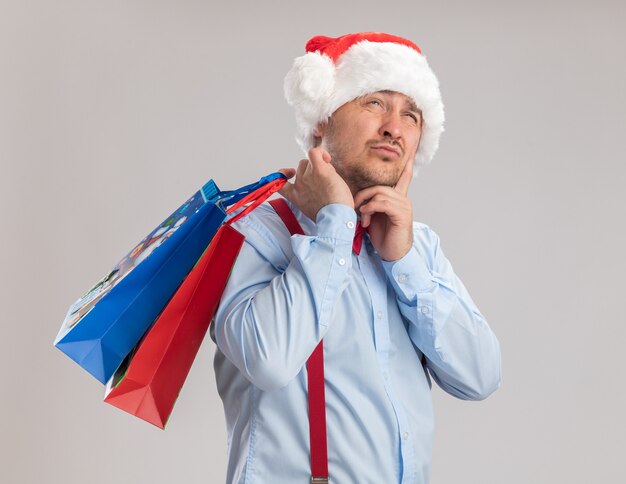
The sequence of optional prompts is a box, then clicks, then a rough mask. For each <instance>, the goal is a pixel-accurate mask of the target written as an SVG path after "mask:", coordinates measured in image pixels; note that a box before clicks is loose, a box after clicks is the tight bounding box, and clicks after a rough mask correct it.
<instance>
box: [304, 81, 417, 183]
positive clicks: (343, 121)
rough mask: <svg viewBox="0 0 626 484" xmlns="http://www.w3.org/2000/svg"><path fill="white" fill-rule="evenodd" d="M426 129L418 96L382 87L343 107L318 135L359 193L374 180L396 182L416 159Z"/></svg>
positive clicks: (346, 178) (333, 162) (319, 129)
mask: <svg viewBox="0 0 626 484" xmlns="http://www.w3.org/2000/svg"><path fill="white" fill-rule="evenodd" d="M421 133H422V116H421V111H420V110H419V109H418V108H417V107H416V106H415V103H414V102H413V101H412V99H411V98H409V97H408V96H405V95H404V94H400V93H397V92H393V91H379V92H375V93H372V94H368V95H366V96H363V97H360V98H357V99H355V100H353V101H350V102H348V103H346V104H344V105H343V106H341V107H340V108H339V109H337V111H335V112H334V113H333V114H332V116H331V117H330V119H329V120H328V123H326V124H322V125H320V126H319V128H318V131H317V133H316V134H317V135H319V136H320V137H321V145H322V147H323V148H325V149H326V150H327V151H328V152H329V153H330V155H331V157H332V161H331V163H332V164H333V166H334V167H335V169H336V170H337V172H338V173H339V175H340V176H341V177H342V178H343V179H344V180H345V181H346V183H347V184H348V186H349V187H350V189H351V190H352V193H353V194H354V193H357V192H358V191H360V190H362V189H364V188H367V187H371V186H374V185H387V186H395V184H396V183H397V181H398V178H399V177H400V174H401V173H402V170H403V168H404V166H405V165H406V163H412V162H413V159H414V158H415V153H416V151H417V147H418V145H419V140H420V136H421Z"/></svg>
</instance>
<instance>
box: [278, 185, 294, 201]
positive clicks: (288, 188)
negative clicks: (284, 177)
mask: <svg viewBox="0 0 626 484" xmlns="http://www.w3.org/2000/svg"><path fill="white" fill-rule="evenodd" d="M293 190H294V185H293V183H290V182H287V183H285V184H284V185H283V186H282V187H281V189H280V190H278V193H280V194H281V195H282V196H283V197H285V198H286V199H287V200H289V201H290V202H292V201H293Z"/></svg>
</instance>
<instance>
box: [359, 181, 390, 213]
mask: <svg viewBox="0 0 626 484" xmlns="http://www.w3.org/2000/svg"><path fill="white" fill-rule="evenodd" d="M377 195H384V196H387V197H389V198H398V197H399V196H400V194H399V193H398V192H396V191H395V190H394V189H393V188H390V187H386V186H383V185H376V186H373V187H368V188H364V189H363V190H361V191H360V192H358V193H357V194H356V195H355V197H354V206H355V207H357V208H358V207H360V206H361V205H362V204H364V203H366V202H367V201H369V200H370V199H372V198H374V197H375V196H377Z"/></svg>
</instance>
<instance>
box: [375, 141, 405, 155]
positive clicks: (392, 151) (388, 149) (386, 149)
mask: <svg viewBox="0 0 626 484" xmlns="http://www.w3.org/2000/svg"><path fill="white" fill-rule="evenodd" d="M372 149H373V150H376V151H378V152H379V153H382V154H385V155H386V156H391V155H395V156H400V154H401V153H400V150H399V149H398V148H396V147H395V146H391V145H388V144H381V145H374V146H372Z"/></svg>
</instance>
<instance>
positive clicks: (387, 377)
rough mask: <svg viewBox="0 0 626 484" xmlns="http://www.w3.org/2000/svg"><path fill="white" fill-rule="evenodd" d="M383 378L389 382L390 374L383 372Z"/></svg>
mask: <svg viewBox="0 0 626 484" xmlns="http://www.w3.org/2000/svg"><path fill="white" fill-rule="evenodd" d="M383 378H384V379H385V380H389V373H387V372H386V371H384V372H383Z"/></svg>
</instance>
